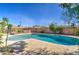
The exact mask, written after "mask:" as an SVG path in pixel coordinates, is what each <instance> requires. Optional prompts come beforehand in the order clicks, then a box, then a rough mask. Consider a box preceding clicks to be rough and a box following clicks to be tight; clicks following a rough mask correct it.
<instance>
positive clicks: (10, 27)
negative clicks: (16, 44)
mask: <svg viewBox="0 0 79 59" xmlns="http://www.w3.org/2000/svg"><path fill="white" fill-rule="evenodd" d="M11 29H12V24H8V32H9V33H10V34H11Z"/></svg>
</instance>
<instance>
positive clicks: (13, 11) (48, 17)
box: [0, 3, 63, 26]
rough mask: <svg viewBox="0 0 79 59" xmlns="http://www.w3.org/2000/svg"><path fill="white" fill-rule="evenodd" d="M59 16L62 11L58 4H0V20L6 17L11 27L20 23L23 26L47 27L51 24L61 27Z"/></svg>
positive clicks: (61, 22)
mask: <svg viewBox="0 0 79 59" xmlns="http://www.w3.org/2000/svg"><path fill="white" fill-rule="evenodd" d="M61 15H62V9H61V8H60V7H59V5H58V4H46V3H45V4H41V3H40V4H38V3H37V4H33V3H26V4H22V3H21V4H0V20H1V19H2V18H3V17H7V18H9V21H10V23H11V24H13V25H18V24H19V22H20V21H21V22H22V25H23V26H33V25H42V26H48V25H49V24H50V23H52V22H55V23H58V24H59V25H61V24H63V21H62V20H61Z"/></svg>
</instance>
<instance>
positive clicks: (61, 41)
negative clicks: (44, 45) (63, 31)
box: [9, 34, 79, 45]
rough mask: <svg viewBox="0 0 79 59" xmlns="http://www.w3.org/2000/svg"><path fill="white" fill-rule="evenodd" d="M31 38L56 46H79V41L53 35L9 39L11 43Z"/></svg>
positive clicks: (19, 36)
mask: <svg viewBox="0 0 79 59" xmlns="http://www.w3.org/2000/svg"><path fill="white" fill-rule="evenodd" d="M29 38H35V39H38V40H41V41H46V42H50V43H55V44H62V45H79V39H77V38H72V37H67V36H60V35H52V34H23V35H16V36H15V35H14V36H11V37H9V40H10V41H21V40H25V39H29Z"/></svg>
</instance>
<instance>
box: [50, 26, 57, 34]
mask: <svg viewBox="0 0 79 59" xmlns="http://www.w3.org/2000/svg"><path fill="white" fill-rule="evenodd" d="M49 29H50V30H52V31H53V32H55V33H56V25H55V24H50V25H49Z"/></svg>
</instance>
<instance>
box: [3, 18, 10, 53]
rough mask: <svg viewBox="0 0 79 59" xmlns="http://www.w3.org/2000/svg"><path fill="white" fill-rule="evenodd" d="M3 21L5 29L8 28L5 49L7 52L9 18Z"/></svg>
mask: <svg viewBox="0 0 79 59" xmlns="http://www.w3.org/2000/svg"><path fill="white" fill-rule="evenodd" d="M2 21H3V22H4V25H5V27H7V32H6V34H7V35H6V40H5V47H6V52H7V51H8V47H7V40H8V32H9V31H8V18H6V17H4V18H2Z"/></svg>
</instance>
